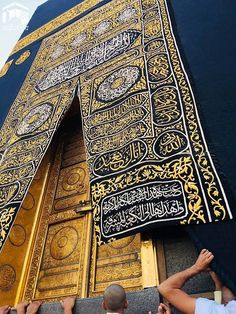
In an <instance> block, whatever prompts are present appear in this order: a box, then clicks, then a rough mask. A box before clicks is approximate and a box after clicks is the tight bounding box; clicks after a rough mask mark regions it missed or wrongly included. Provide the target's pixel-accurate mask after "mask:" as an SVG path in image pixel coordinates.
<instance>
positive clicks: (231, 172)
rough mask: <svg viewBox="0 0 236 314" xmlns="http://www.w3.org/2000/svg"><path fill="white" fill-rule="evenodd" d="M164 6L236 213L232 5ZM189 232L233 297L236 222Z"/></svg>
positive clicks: (184, 1) (230, 0) (215, 0)
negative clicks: (206, 252)
mask: <svg viewBox="0 0 236 314" xmlns="http://www.w3.org/2000/svg"><path fill="white" fill-rule="evenodd" d="M168 4H169V7H170V9H171V15H172V21H173V22H174V23H175V27H174V30H175V33H176V36H177V39H178V43H179V46H180V48H181V52H182V57H183V59H184V63H185V66H186V68H187V71H188V73H189V75H190V79H191V82H192V86H193V89H194V92H195V96H196V99H197V103H198V107H199V111H200V118H201V121H202V124H203V128H204V133H205V136H206V139H207V143H208V144H209V150H210V152H211V154H212V155H213V159H214V161H215V165H216V167H217V170H218V173H219V174H220V178H221V180H222V181H223V185H224V188H225V190H226V194H227V197H228V199H229V202H230V206H231V209H232V211H233V212H235V199H236V198H235V195H236V180H235V174H236V171H235V170H236V148H235V137H236V93H235V77H236V62H235V60H236V41H235V36H236V18H235V14H236V2H235V1H234V0H207V1H205V0H172V1H169V3H168ZM187 231H188V232H189V234H190V236H191V237H192V239H193V240H194V242H195V245H196V246H197V248H198V249H199V250H200V249H202V248H204V247H206V248H208V249H209V250H212V251H213V253H214V255H215V260H214V263H213V265H212V267H213V268H214V269H215V270H216V271H217V272H218V273H219V275H220V277H221V278H222V280H223V281H224V283H225V284H226V285H228V286H229V287H230V288H231V289H232V290H233V291H234V292H235V293H236V267H235V265H236V250H235V243H236V222H235V221H229V222H225V223H217V224H209V225H201V226H200V225H197V226H191V227H188V228H187Z"/></svg>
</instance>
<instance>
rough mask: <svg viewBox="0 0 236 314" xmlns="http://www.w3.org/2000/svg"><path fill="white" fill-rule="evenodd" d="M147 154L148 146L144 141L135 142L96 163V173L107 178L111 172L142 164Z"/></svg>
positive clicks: (106, 155) (100, 157)
mask: <svg viewBox="0 0 236 314" xmlns="http://www.w3.org/2000/svg"><path fill="white" fill-rule="evenodd" d="M146 153H147V146H146V144H145V143H144V142H142V141H134V142H132V143H131V144H129V145H126V146H124V147H123V148H121V149H118V150H115V151H113V152H109V153H106V154H103V155H101V156H99V157H97V158H96V160H95V161H94V172H95V173H96V174H97V175H101V176H105V175H107V174H109V173H110V172H111V171H113V172H117V171H119V170H123V169H127V168H128V167H131V166H132V165H134V164H136V163H138V162H140V161H141V160H142V159H143V158H144V157H145V155H146Z"/></svg>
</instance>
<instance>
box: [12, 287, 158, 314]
mask: <svg viewBox="0 0 236 314" xmlns="http://www.w3.org/2000/svg"><path fill="white" fill-rule="evenodd" d="M127 299H128V302H129V307H128V309H127V311H125V313H126V314H147V313H149V311H150V312H151V313H152V314H156V313H157V307H158V304H159V294H158V292H157V289H156V288H149V289H145V290H142V291H138V292H130V293H127ZM101 304H102V297H99V298H89V299H77V300H76V305H75V307H74V310H73V313H74V314H104V313H105V311H104V310H103V309H102V307H101ZM11 313H12V314H13V313H15V312H11ZM38 314H63V310H62V309H61V305H60V304H59V303H47V304H43V305H42V306H41V308H40V310H39V312H38Z"/></svg>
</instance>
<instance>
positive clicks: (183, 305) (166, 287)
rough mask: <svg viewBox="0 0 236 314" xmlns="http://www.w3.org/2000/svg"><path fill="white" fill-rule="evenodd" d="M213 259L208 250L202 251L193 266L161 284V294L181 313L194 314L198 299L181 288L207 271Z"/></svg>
mask: <svg viewBox="0 0 236 314" xmlns="http://www.w3.org/2000/svg"><path fill="white" fill-rule="evenodd" d="M213 258H214V256H213V254H212V253H211V252H209V251H208V250H206V249H204V250H202V251H201V253H200V254H199V257H198V259H197V261H196V262H195V264H194V265H193V266H191V267H190V268H187V269H185V270H184V271H181V272H179V273H177V274H175V275H173V276H171V277H170V278H168V279H167V280H165V281H164V282H163V283H161V285H160V286H159V288H158V289H159V292H160V293H161V294H162V295H163V296H164V297H165V298H166V299H167V300H168V301H169V302H170V303H171V304H172V305H173V306H174V307H176V308H177V309H178V310H179V311H182V312H184V313H186V314H194V311H195V303H196V299H195V298H192V297H191V296H189V295H188V294H187V293H185V292H184V291H182V290H181V288H182V287H183V285H184V284H185V283H186V281H187V280H189V279H190V278H192V277H194V276H196V275H197V274H199V273H201V272H202V271H206V270H207V269H208V267H209V264H210V263H211V261H212V260H213Z"/></svg>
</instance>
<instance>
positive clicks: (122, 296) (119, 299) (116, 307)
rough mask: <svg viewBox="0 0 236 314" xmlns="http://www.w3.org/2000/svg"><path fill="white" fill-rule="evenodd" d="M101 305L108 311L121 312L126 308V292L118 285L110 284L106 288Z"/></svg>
mask: <svg viewBox="0 0 236 314" xmlns="http://www.w3.org/2000/svg"><path fill="white" fill-rule="evenodd" d="M103 300H104V302H103V307H104V309H105V310H107V311H109V312H111V313H112V312H113V313H116V312H120V313H123V311H124V309H126V308H127V300H126V293H125V290H124V288H123V287H121V286H120V285H116V284H112V285H110V286H109V287H107V288H106V290H105V292H104V296H103Z"/></svg>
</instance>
